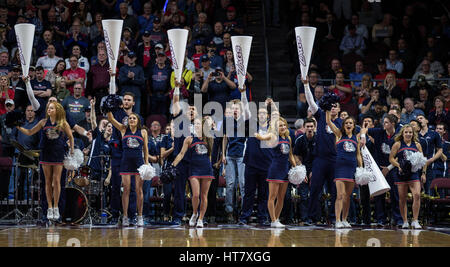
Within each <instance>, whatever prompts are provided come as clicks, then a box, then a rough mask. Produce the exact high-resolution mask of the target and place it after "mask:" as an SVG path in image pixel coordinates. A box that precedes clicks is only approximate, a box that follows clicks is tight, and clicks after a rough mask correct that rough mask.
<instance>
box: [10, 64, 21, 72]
mask: <svg viewBox="0 0 450 267" xmlns="http://www.w3.org/2000/svg"><path fill="white" fill-rule="evenodd" d="M21 70H22V69H21V68H20V67H19V65H14V66H13V67H12V69H11V71H19V72H20V71H21Z"/></svg>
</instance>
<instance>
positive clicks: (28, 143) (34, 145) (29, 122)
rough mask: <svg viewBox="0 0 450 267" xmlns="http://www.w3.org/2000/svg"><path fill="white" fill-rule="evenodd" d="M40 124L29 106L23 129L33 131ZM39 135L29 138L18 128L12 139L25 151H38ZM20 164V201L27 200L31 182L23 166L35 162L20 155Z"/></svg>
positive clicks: (14, 131)
mask: <svg viewBox="0 0 450 267" xmlns="http://www.w3.org/2000/svg"><path fill="white" fill-rule="evenodd" d="M38 122H39V120H38V119H37V118H36V113H35V112H34V110H33V107H32V106H31V105H28V106H27V107H26V109H25V123H24V124H23V125H22V127H23V128H25V129H31V128H33V127H34V126H35V125H36V124H37V123H38ZM39 134H40V132H39V133H36V134H33V135H31V136H28V135H26V134H23V133H22V132H20V131H19V130H17V129H16V128H13V130H12V134H11V138H12V139H15V140H16V141H17V142H18V143H19V144H20V145H22V146H23V148H24V149H25V150H37V149H38V146H39V140H40V138H39ZM16 150H17V149H16ZM16 152H17V151H16ZM18 163H19V169H18V178H19V180H18V186H19V194H18V195H19V200H21V199H22V198H24V199H27V192H28V190H27V187H26V186H27V185H28V183H29V181H30V180H29V178H30V175H29V174H30V173H28V172H27V169H26V168H23V167H21V166H30V165H32V164H34V162H33V161H32V160H31V159H29V158H27V157H25V156H23V155H19V158H18ZM36 164H37V163H36ZM27 174H28V175H27ZM25 177H26V178H25ZM24 193H25V194H24Z"/></svg>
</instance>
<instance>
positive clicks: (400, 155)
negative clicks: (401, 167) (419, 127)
mask: <svg viewBox="0 0 450 267" xmlns="http://www.w3.org/2000/svg"><path fill="white" fill-rule="evenodd" d="M414 152H419V150H418V149H417V146H416V142H414V141H412V142H411V145H410V146H408V145H406V143H405V142H404V141H401V143H400V148H399V149H398V151H397V155H396V156H395V157H396V158H397V159H398V161H399V163H400V160H401V159H404V160H407V156H408V154H409V153H414ZM396 169H397V173H398V168H396ZM411 178H413V179H417V178H418V172H412V175H411Z"/></svg>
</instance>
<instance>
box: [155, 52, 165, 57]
mask: <svg viewBox="0 0 450 267" xmlns="http://www.w3.org/2000/svg"><path fill="white" fill-rule="evenodd" d="M157 56H158V57H159V56H164V57H165V56H167V55H166V54H165V53H163V52H159V53H158V54H157Z"/></svg>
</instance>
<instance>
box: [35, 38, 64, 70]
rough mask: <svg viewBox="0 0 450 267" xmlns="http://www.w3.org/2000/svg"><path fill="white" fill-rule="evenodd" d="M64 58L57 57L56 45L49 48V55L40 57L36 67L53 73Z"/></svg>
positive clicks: (50, 45)
mask: <svg viewBox="0 0 450 267" xmlns="http://www.w3.org/2000/svg"><path fill="white" fill-rule="evenodd" d="M61 59H62V58H60V57H57V56H56V48H55V46H54V45H52V44H49V45H48V46H47V55H46V56H42V57H40V58H39V59H38V60H37V62H36V67H38V66H42V67H43V68H44V69H45V70H47V71H51V70H53V69H54V68H55V66H56V64H57V63H58V61H59V60H61Z"/></svg>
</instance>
